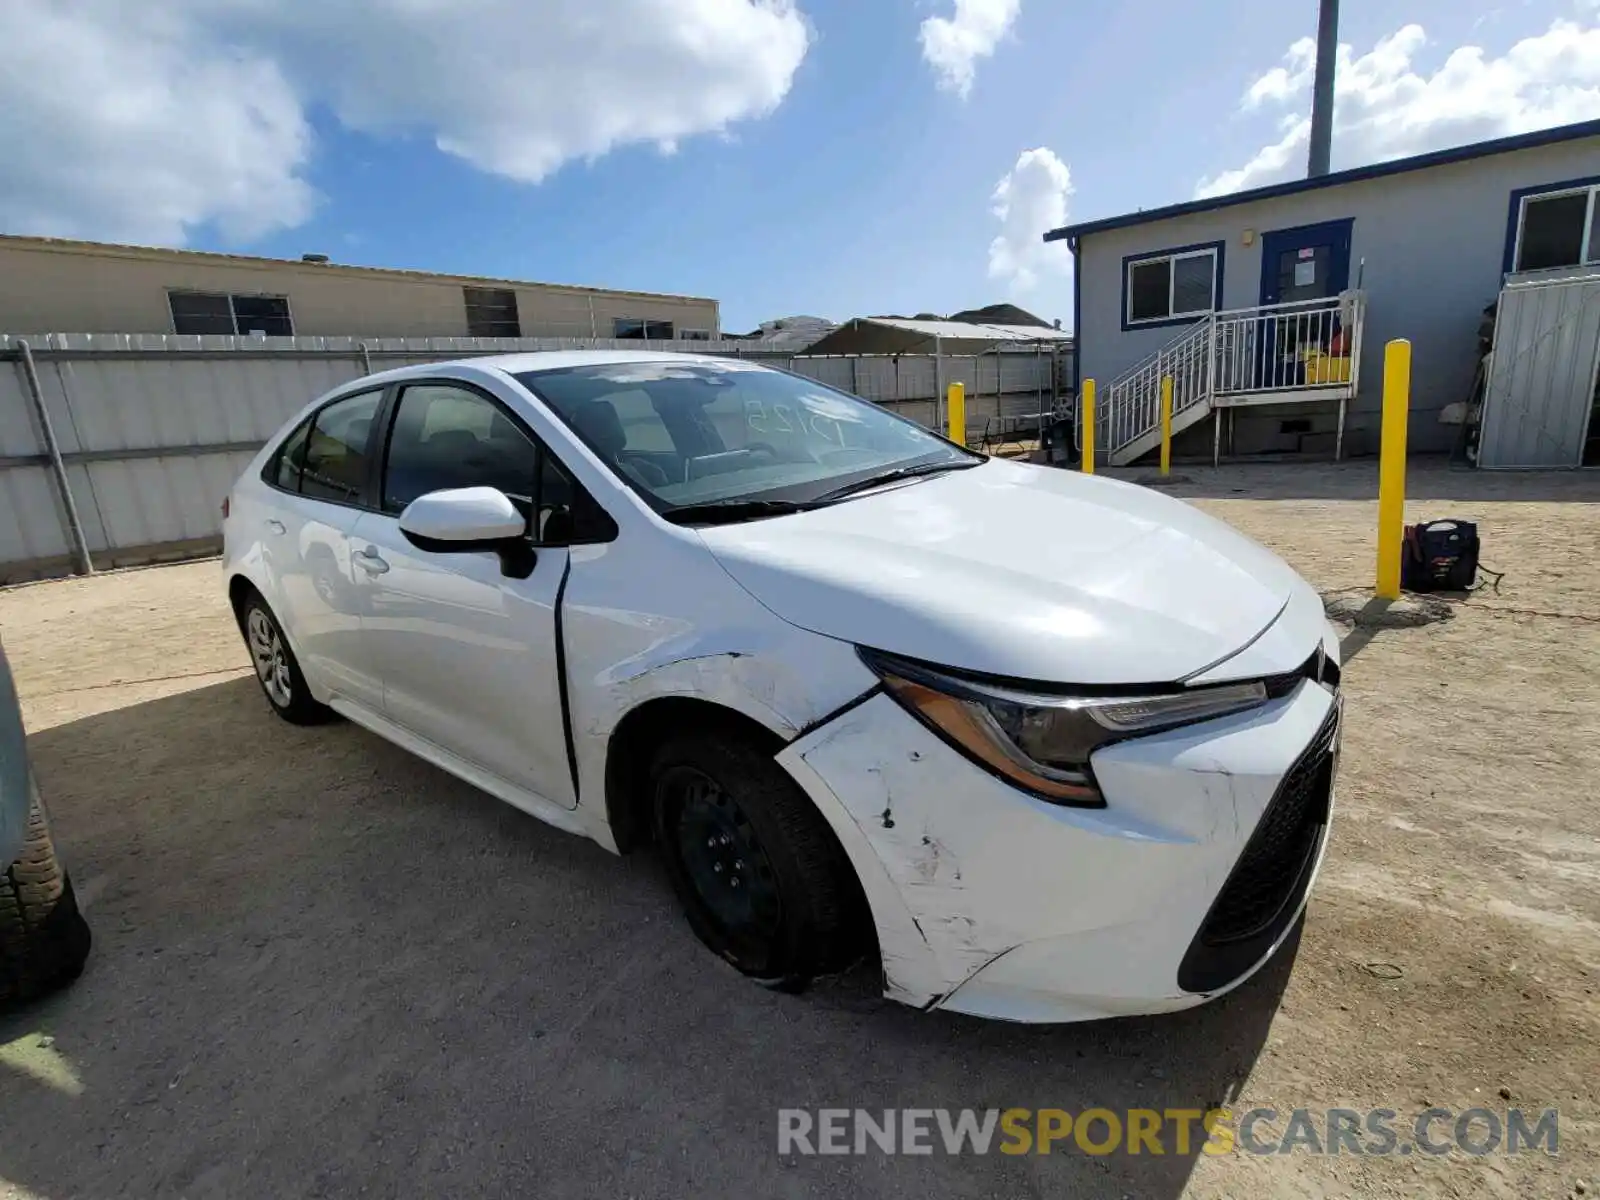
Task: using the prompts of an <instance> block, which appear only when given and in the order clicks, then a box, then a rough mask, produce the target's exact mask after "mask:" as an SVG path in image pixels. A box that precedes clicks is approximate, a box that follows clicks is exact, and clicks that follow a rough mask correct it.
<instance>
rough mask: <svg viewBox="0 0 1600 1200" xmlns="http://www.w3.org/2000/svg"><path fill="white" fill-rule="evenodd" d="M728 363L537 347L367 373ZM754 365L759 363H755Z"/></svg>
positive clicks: (380, 378)
mask: <svg viewBox="0 0 1600 1200" xmlns="http://www.w3.org/2000/svg"><path fill="white" fill-rule="evenodd" d="M685 360H687V361H690V362H726V361H728V360H727V359H725V358H719V357H717V356H715V355H710V354H675V353H669V352H667V351H664V350H536V351H532V352H530V353H527V354H481V355H475V356H473V357H472V358H452V359H443V360H440V361H438V362H426V363H416V364H414V365H412V366H406V367H395V368H394V369H393V370H389V371H378V372H375V373H374V374H372V375H367V376H364V377H363V378H362V379H361V380H360V382H361V383H362V384H363V385H365V386H368V387H370V386H372V385H373V384H384V383H389V382H392V381H396V380H402V379H415V378H416V377H418V376H419V375H421V376H429V375H435V376H436V375H439V374H450V373H452V372H454V371H455V370H457V369H462V370H464V371H465V373H467V374H468V375H470V374H471V373H472V372H473V371H482V370H491V371H500V372H503V373H504V374H507V375H519V374H521V373H523V372H524V371H556V370H561V369H562V368H564V367H595V366H610V365H612V364H615V363H638V362H681V361H685ZM749 365H751V366H755V365H757V364H755V363H751V364H749Z"/></svg>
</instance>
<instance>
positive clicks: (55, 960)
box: [0, 796, 90, 1002]
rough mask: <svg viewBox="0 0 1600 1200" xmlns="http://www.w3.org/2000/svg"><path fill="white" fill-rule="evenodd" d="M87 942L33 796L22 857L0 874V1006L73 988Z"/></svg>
mask: <svg viewBox="0 0 1600 1200" xmlns="http://www.w3.org/2000/svg"><path fill="white" fill-rule="evenodd" d="M89 942H90V937H89V925H88V922H86V921H85V920H84V919H83V914H82V913H80V912H79V911H78V900H77V897H76V895H74V894H73V891H72V880H71V879H69V878H68V877H67V873H66V871H65V870H63V869H62V866H61V862H60V860H59V859H57V858H56V848H55V843H54V842H53V841H52V840H51V837H50V823H49V821H48V820H47V819H46V817H45V813H44V806H43V805H42V804H40V802H39V798H38V797H37V796H35V797H34V798H33V803H32V805H31V807H30V808H29V810H28V836H27V840H26V841H25V842H24V843H23V847H22V857H20V858H19V859H17V861H16V862H14V863H12V864H11V865H10V866H9V867H7V868H6V870H5V873H4V874H0V1002H9V1001H21V1000H31V999H33V998H35V997H36V996H41V995H43V994H44V993H46V992H49V991H51V990H53V989H55V988H58V987H61V986H63V985H65V984H68V983H71V982H72V981H73V980H74V979H76V978H77V977H78V976H79V975H80V974H82V973H83V964H84V960H85V959H87V958H88V957H89Z"/></svg>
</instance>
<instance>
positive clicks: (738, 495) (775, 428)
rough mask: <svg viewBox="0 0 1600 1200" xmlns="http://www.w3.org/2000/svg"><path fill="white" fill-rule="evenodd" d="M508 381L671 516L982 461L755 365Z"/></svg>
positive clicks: (675, 365)
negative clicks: (545, 406) (526, 391)
mask: <svg viewBox="0 0 1600 1200" xmlns="http://www.w3.org/2000/svg"><path fill="white" fill-rule="evenodd" d="M516 378H517V380H518V381H519V382H520V383H522V384H523V386H524V387H527V388H528V389H529V390H530V391H532V392H533V393H534V394H535V395H537V396H538V397H539V398H540V399H542V400H543V401H544V402H545V403H546V404H548V405H549V406H550V408H552V409H553V410H554V411H555V413H556V414H557V415H558V416H559V417H560V418H561V419H562V420H563V421H565V422H566V423H567V425H568V426H570V427H571V428H572V430H573V431H574V432H575V433H576V434H577V435H578V437H580V438H581V439H582V440H583V441H584V442H585V444H587V445H588V447H589V448H590V449H591V450H593V451H594V452H595V453H596V454H597V455H598V456H599V457H600V458H601V460H602V461H604V462H605V463H606V464H607V465H608V466H610V467H611V468H612V469H613V470H615V471H616V473H617V474H618V475H619V476H620V477H621V478H623V479H625V480H626V481H627V482H628V483H629V484H630V485H631V486H632V487H633V488H634V489H635V490H637V491H638V492H639V493H640V494H641V495H642V496H644V498H645V499H646V501H647V502H648V503H649V504H650V505H651V506H652V507H653V508H655V509H656V510H657V511H658V512H661V513H663V514H667V515H670V514H671V513H672V511H673V510H674V509H684V510H688V509H693V510H694V511H695V512H696V513H697V514H698V513H701V512H703V511H704V510H705V506H721V507H723V508H725V509H726V510H727V511H729V512H732V511H733V510H734V508H735V506H736V505H738V504H740V503H741V502H745V501H764V502H769V503H768V504H767V506H766V509H767V511H769V512H776V511H778V510H779V509H780V508H781V506H783V505H785V504H793V505H802V506H803V505H805V504H808V503H812V502H817V501H820V500H824V499H825V500H827V501H829V502H831V501H833V500H836V499H843V498H844V495H843V494H840V495H833V494H832V493H841V492H842V493H848V492H849V491H850V490H851V487H852V485H854V484H858V483H859V484H863V485H865V484H867V483H868V482H870V481H871V480H872V479H874V478H875V477H877V476H880V475H886V474H889V473H891V472H898V471H900V470H902V469H909V470H907V472H906V473H908V474H921V473H923V472H924V470H925V471H926V472H927V473H936V472H938V471H939V470H940V469H942V468H943V467H945V466H948V467H949V468H951V469H955V468H958V467H965V466H971V465H974V464H975V463H977V462H979V461H981V460H982V456H981V455H976V454H972V453H970V452H969V451H965V450H962V449H960V448H959V447H957V446H955V445H952V444H951V443H949V442H947V441H945V440H943V439H942V438H938V437H935V436H934V435H933V434H931V433H929V432H928V431H927V430H925V429H923V428H922V427H921V426H919V425H916V424H914V423H912V422H911V421H908V420H905V419H904V418H902V417H897V416H895V415H894V414H892V413H890V412H887V411H886V410H884V409H882V408H879V407H878V406H877V405H875V404H870V403H868V402H867V401H864V400H859V399H857V398H856V397H854V396H851V395H848V394H846V393H844V392H838V391H835V390H833V389H832V388H830V387H826V386H824V385H823V384H820V383H814V382H812V381H811V380H809V379H803V378H800V377H799V376H796V375H789V374H786V373H784V372H782V371H773V370H769V369H767V368H765V367H758V366H755V365H754V364H751V363H741V362H737V361H728V362H718V361H714V360H706V359H681V360H671V359H661V360H650V361H644V362H621V363H602V364H594V365H585V366H581V367H566V368H559V369H554V370H546V371H528V372H524V373H522V374H519V375H517V377H516ZM747 509H749V511H750V512H751V513H752V515H760V514H759V513H758V512H756V510H755V509H753V508H750V506H747Z"/></svg>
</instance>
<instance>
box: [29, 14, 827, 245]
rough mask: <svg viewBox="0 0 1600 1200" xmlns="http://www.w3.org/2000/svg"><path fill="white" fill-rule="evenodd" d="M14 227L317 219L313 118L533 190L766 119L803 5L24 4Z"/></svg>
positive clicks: (786, 75)
mask: <svg viewBox="0 0 1600 1200" xmlns="http://www.w3.org/2000/svg"><path fill="white" fill-rule="evenodd" d="M11 8H12V9H13V10H14V9H18V8H20V10H21V11H11V12H8V15H9V16H11V18H12V20H11V22H10V26H9V27H10V29H11V37H12V41H11V43H10V44H9V46H8V51H9V58H10V64H11V65H10V67H9V69H8V70H7V71H6V72H4V73H3V74H0V155H3V156H4V157H3V158H0V162H4V164H5V167H4V170H3V171H0V227H3V228H4V229H5V230H6V231H7V232H36V233H56V234H71V235H77V236H89V237H99V238H125V239H128V240H134V241H156V242H172V243H178V242H182V241H184V240H185V239H186V237H187V236H188V235H189V234H190V233H191V232H192V231H193V230H194V228H195V227H196V226H198V225H201V224H203V223H206V222H212V221H214V222H216V223H217V224H218V225H219V227H220V228H221V229H222V230H223V232H224V233H225V234H226V235H228V236H230V237H232V238H234V239H248V238H251V237H255V236H259V235H260V234H262V233H264V232H267V231H270V230H272V229H275V228H283V227H290V226H293V225H296V224H299V223H300V222H302V221H304V220H305V219H306V218H307V217H308V216H309V214H310V211H311V209H312V206H313V200H314V196H313V193H312V190H311V188H310V187H309V185H308V184H307V183H306V181H305V178H304V175H305V170H306V166H307V164H308V161H309V159H310V157H311V152H312V135H311V130H310V125H309V122H308V120H307V117H306V113H307V111H308V110H310V108H311V107H312V106H314V105H325V106H326V108H327V110H328V111H330V112H331V113H332V114H333V116H334V117H335V118H336V119H337V120H338V121H339V122H340V123H341V124H343V125H345V126H346V127H348V128H351V129H355V130H359V131H362V132H365V133H370V134H374V135H377V136H380V137H395V136H422V137H426V138H428V139H430V140H432V141H433V142H434V143H435V144H436V145H437V146H438V147H439V149H440V150H442V151H443V152H445V153H447V154H452V155H455V156H457V157H459V158H462V159H464V160H466V161H467V162H469V163H471V164H472V165H473V166H475V167H478V168H479V169H481V170H484V171H488V172H492V173H494V174H498V175H503V176H506V177H508V178H511V179H515V180H518V181H521V182H525V183H537V182H538V181H540V180H541V179H544V178H545V177H547V176H548V175H549V174H550V173H551V172H553V171H555V170H557V169H558V168H560V167H561V166H562V165H563V164H565V163H567V162H570V161H572V160H574V159H594V158H598V157H600V156H602V155H604V154H607V153H609V152H610V151H612V150H615V149H617V148H619V147H622V146H627V145H634V144H643V145H653V146H656V147H658V148H660V149H661V150H662V151H663V152H671V151H672V150H674V149H675V148H676V147H677V145H678V143H679V142H680V141H682V140H683V139H686V138H689V137H692V136H695V135H697V134H704V133H716V132H722V131H725V130H726V129H728V128H729V127H730V126H731V125H733V124H734V123H735V122H738V121H741V120H747V119H751V118H756V117H761V116H764V115H766V114H768V113H770V112H771V111H772V110H773V109H775V108H776V107H777V106H778V104H779V103H781V102H782V100H783V98H784V97H785V95H786V94H787V93H788V90H789V87H790V84H791V83H792V81H793V78H794V74H795V71H796V70H797V69H798V68H799V65H800V63H801V61H802V60H803V59H804V57H805V54H806V51H807V49H808V47H809V44H810V30H809V28H808V26H807V24H806V21H805V19H804V17H802V16H801V14H800V13H799V12H798V11H797V10H796V9H795V7H794V4H793V0H674V2H673V3H670V4H668V3H664V2H662V0H560V2H546V3H538V4H534V3H528V2H527V0H337V2H333V3H330V2H328V0H166V3H164V4H145V5H139V6H135V7H131V8H130V7H128V6H126V5H125V4H122V3H119V0H75V2H74V3H70V4H64V3H62V2H61V0H11Z"/></svg>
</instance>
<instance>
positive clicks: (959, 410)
mask: <svg viewBox="0 0 1600 1200" xmlns="http://www.w3.org/2000/svg"><path fill="white" fill-rule="evenodd" d="M945 419H946V420H947V421H948V422H949V425H950V435H949V436H950V440H951V441H952V442H954V443H955V444H956V445H958V446H965V445H966V444H967V385H966V384H964V383H952V384H951V385H950V394H949V404H947V405H946V406H945Z"/></svg>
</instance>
